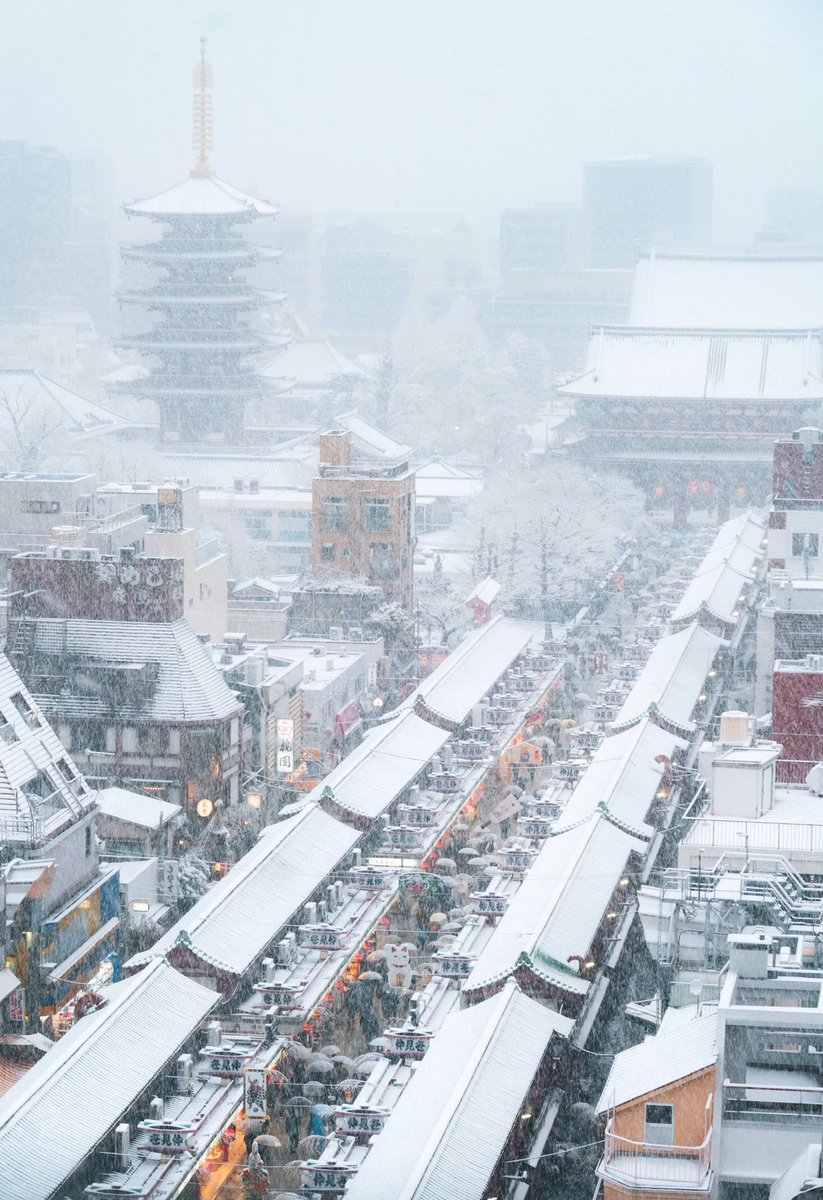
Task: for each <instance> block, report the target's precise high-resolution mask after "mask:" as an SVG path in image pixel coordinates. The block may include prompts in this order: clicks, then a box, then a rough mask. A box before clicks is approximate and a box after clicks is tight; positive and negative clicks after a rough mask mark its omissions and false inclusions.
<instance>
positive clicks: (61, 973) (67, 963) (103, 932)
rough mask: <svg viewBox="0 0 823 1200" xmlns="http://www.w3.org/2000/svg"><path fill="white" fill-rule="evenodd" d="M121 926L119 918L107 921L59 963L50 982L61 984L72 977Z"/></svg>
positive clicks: (51, 973)
mask: <svg viewBox="0 0 823 1200" xmlns="http://www.w3.org/2000/svg"><path fill="white" fill-rule="evenodd" d="M119 924H120V919H119V917H112V918H111V919H110V920H108V921H106V923H105V925H101V926H100V928H99V929H98V930H97V932H96V933H93V934H92V935H91V937H90V938H86V940H85V942H83V945H82V946H80V947H78V949H77V950H75V952H74V954H70V955H69V956H68V958H64V959H63V961H62V962H61V963H58V964H57V966H56V967H54V969H53V970H51V971H50V972H49V982H50V983H59V982H60V980H61V979H65V978H66V976H67V975H68V976H70V975H72V973H73V972H74V971H76V970H77V969H78V967H79V966H80V963H82V961H83V959H84V958H88V956H89V955H90V954H91V953H93V951H95V950H96V949H97V947H98V946H99V945H101V944H102V943H103V942H104V941H105V940H106V938H107V937H110V936H111V934H113V933H114V932H115V931H116V929H117V927H118V925H119Z"/></svg>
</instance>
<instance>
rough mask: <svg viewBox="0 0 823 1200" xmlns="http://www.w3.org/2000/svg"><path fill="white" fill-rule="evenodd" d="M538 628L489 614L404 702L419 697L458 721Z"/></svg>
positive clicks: (410, 704) (411, 704)
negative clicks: (488, 617)
mask: <svg viewBox="0 0 823 1200" xmlns="http://www.w3.org/2000/svg"><path fill="white" fill-rule="evenodd" d="M542 631H543V626H542V625H537V624H535V623H534V622H527V621H512V620H510V619H509V618H508V617H492V619H491V621H489V622H488V623H487V624H485V625H481V627H480V628H479V629H477V630H475V631H474V632H473V633H470V634H469V635H468V637H465V638H464V639H463V641H462V642H461V643H460V645H459V646H458V647H457V648H456V649H455V650H453V651H452V652H451V654H450V655H449V656H448V658H447V659H445V660H444V661H443V662H442V663H441V664H440V666H439V667H436V668H435V670H434V671H432V673H431V675H428V676H427V677H426V678H425V679H424V680H422V682H421V683H420V684H419V685H418V687H417V689H416V690H415V691H414V692H413V693H412V695H411V696H409V698H408V699H407V700H405V701H404V706H405V707H407V708H412V707H414V704H415V701H416V700H417V699H418V698H420V699H421V700H422V701H423V703H424V704H425V705H426V707H427V708H429V709H431V711H432V712H433V713H436V714H437V715H438V716H441V717H445V718H446V719H447V720H448V721H453V722H454V723H455V724H456V725H462V723H463V722H464V721H465V720H466V718H467V717H468V716H469V715H470V714H471V711H472V709H473V707H474V706H475V704H479V703H480V701H481V700H482V699H483V697H484V696H485V695H486V693H487V692H488V691H489V690H490V689H491V688H492V687H493V686H494V685H495V684H496V683H497V681H498V679H499V678H500V677H501V675H503V674H505V672H506V671H507V670H508V669H509V667H510V666H511V665H512V663H513V662H514V661H515V659H516V658H517V657H518V656H519V655H520V654H522V653H523V651H524V650H525V649H526V647H527V646H528V644H529V642H530V641H531V640H532V638H533V637H535V635H536V634H539V633H542Z"/></svg>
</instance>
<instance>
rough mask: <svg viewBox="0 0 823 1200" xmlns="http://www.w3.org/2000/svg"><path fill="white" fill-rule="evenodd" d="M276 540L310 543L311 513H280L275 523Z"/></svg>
mask: <svg viewBox="0 0 823 1200" xmlns="http://www.w3.org/2000/svg"><path fill="white" fill-rule="evenodd" d="M277 538H278V541H281V542H310V541H311V513H310V512H281V513H280V515H279V518H278V522H277Z"/></svg>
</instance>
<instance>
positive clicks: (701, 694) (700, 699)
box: [697, 692, 706, 704]
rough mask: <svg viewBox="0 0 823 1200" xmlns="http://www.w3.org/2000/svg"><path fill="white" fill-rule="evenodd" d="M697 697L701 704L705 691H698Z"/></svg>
mask: <svg viewBox="0 0 823 1200" xmlns="http://www.w3.org/2000/svg"><path fill="white" fill-rule="evenodd" d="M697 699H698V700H699V701H700V703H701V704H702V703H703V701H704V700H705V699H706V693H705V692H701V693H700V695H699V696H698V697H697Z"/></svg>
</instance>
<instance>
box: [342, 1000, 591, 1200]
mask: <svg viewBox="0 0 823 1200" xmlns="http://www.w3.org/2000/svg"><path fill="white" fill-rule="evenodd" d="M572 1025H573V1022H572V1021H571V1020H570V1019H569V1018H568V1017H562V1016H560V1015H559V1014H558V1013H556V1012H553V1011H552V1010H551V1009H549V1008H546V1007H545V1006H544V1005H542V1004H539V1003H538V1002H537V1001H535V1000H531V999H529V997H528V996H525V995H523V993H522V992H520V991H519V990H518V988H517V986H516V985H515V984H514V983H511V984H509V985H508V986H507V987H506V988H504V989H503V991H502V992H501V993H500V995H499V996H494V997H492V998H491V999H489V1000H484V1001H483V1002H482V1003H480V1004H476V1005H474V1006H473V1007H472V1008H467V1009H464V1010H462V1011H460V1012H454V1013H452V1014H450V1015H449V1016H448V1017H446V1019H445V1021H444V1022H443V1027H442V1029H441V1030H440V1032H439V1033H438V1035H437V1037H435V1039H434V1040H433V1042H432V1044H431V1045H430V1047H429V1050H428V1052H427V1054H426V1057H425V1058H424V1059H423V1061H422V1062H421V1063H420V1065H419V1066H418V1068H417V1070H416V1071H415V1073H414V1075H413V1077H412V1079H411V1081H410V1082H409V1083H408V1084H407V1086H406V1088H405V1090H404V1092H403V1094H402V1096H401V1097H400V1099H399V1100H398V1102H397V1104H396V1106H395V1108H394V1110H393V1112H392V1114H391V1116H390V1117H389V1119H388V1121H387V1122H386V1125H385V1127H384V1129H383V1132H382V1133H381V1134H380V1136H379V1138H377V1139H376V1141H375V1143H374V1146H373V1147H372V1149H371V1150H370V1151H369V1154H368V1155H367V1157H366V1159H365V1160H364V1162H363V1165H362V1166H361V1167H360V1170H359V1171H358V1172H357V1174H356V1175H355V1176H354V1178H353V1180H352V1182H351V1183H350V1184H349V1186H348V1187H347V1189H346V1197H347V1200H385V1197H387V1196H392V1197H393V1198H394V1200H443V1197H445V1196H448V1197H449V1200H476V1197H478V1196H481V1195H485V1192H486V1188H487V1185H488V1182H489V1179H490V1177H491V1175H492V1172H493V1171H494V1169H495V1166H496V1165H497V1162H498V1160H499V1158H500V1155H501V1154H502V1153H503V1151H504V1149H505V1147H506V1145H507V1143H508V1140H509V1137H510V1136H511V1133H512V1129H513V1127H514V1126H515V1124H516V1122H517V1117H518V1114H519V1112H520V1109H521V1108H522V1106H523V1103H524V1101H525V1100H526V1099H527V1096H528V1093H529V1089H530V1087H531V1084H532V1081H533V1080H534V1077H535V1075H536V1074H537V1071H538V1068H539V1067H540V1064H541V1060H542V1059H543V1056H544V1055H545V1053H546V1051H547V1049H548V1046H549V1043H550V1041H551V1039H552V1037H553V1036H559V1037H563V1038H565V1037H568V1035H569V1033H570V1031H571V1028H572Z"/></svg>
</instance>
